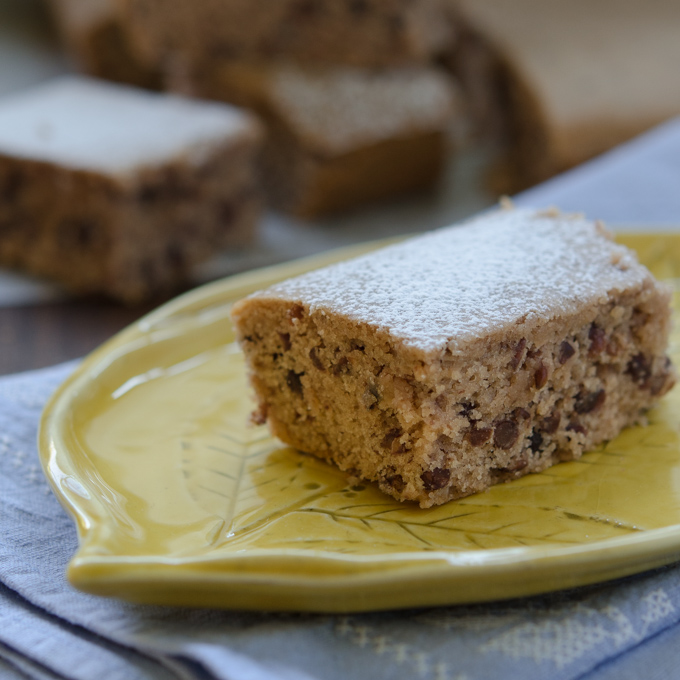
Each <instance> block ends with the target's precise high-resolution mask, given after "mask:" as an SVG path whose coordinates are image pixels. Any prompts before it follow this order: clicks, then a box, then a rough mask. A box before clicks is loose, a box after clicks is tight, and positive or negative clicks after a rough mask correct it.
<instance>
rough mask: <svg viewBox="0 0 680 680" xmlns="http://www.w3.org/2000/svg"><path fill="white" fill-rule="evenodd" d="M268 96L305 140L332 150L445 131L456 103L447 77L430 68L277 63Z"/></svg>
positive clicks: (338, 150)
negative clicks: (311, 68)
mask: <svg viewBox="0 0 680 680" xmlns="http://www.w3.org/2000/svg"><path fill="white" fill-rule="evenodd" d="M272 96H273V99H274V101H275V102H276V104H277V105H278V108H279V110H280V112H281V114H282V115H284V116H285V117H286V118H287V119H288V121H289V123H290V124H291V125H292V126H293V127H294V128H296V129H298V130H299V131H300V132H301V133H303V134H304V135H305V136H306V138H307V139H308V141H310V142H312V143H313V144H314V146H316V147H317V148H319V149H320V150H322V151H326V152H335V153H340V152H343V151H347V150H349V149H352V148H353V147H356V146H360V145H364V144H367V143H372V142H376V141H381V140H384V139H389V138H390V137H394V136H399V135H407V134H412V133H414V132H415V133H418V132H429V131H432V130H434V131H438V130H445V129H446V127H447V125H448V122H449V120H450V119H451V117H452V115H453V112H454V105H455V89H454V86H453V84H452V82H451V80H450V79H449V78H447V77H446V76H445V75H444V74H442V73H440V72H439V71H437V70H435V69H432V68H402V69H393V70H388V71H371V70H369V69H352V68H337V69H332V70H325V71H321V72H316V71H304V70H302V69H296V68H293V67H282V68H279V69H277V70H276V71H275V72H274V74H273V75H272Z"/></svg>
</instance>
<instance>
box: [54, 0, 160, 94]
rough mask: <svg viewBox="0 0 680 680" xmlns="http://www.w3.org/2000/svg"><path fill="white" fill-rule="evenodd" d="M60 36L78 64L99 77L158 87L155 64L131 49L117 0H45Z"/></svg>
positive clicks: (81, 68) (140, 85)
mask: <svg viewBox="0 0 680 680" xmlns="http://www.w3.org/2000/svg"><path fill="white" fill-rule="evenodd" d="M47 4H48V5H49V8H50V10H51V13H52V16H53V17H54V21H55V24H56V26H57V29H58V32H59V36H60V38H61V40H62V42H63V43H64V46H65V47H66V50H67V51H68V52H69V54H70V55H71V57H72V58H73V59H74V61H75V62H76V65H77V66H78V68H79V69H80V70H82V71H84V72H85V73H88V74H90V75H92V76H96V77H98V78H106V79H107V80H113V81H116V82H121V83H128V84H130V85H138V86H139V87H147V88H152V89H158V88H160V86H161V78H160V74H159V72H158V69H156V67H155V66H152V65H151V66H150V65H148V64H145V63H143V62H142V61H141V60H140V59H139V58H138V57H137V56H136V55H135V54H134V52H133V51H132V49H131V47H130V42H129V39H128V37H127V35H126V33H125V31H124V30H123V27H122V24H121V22H120V19H119V13H118V9H117V6H116V0H47Z"/></svg>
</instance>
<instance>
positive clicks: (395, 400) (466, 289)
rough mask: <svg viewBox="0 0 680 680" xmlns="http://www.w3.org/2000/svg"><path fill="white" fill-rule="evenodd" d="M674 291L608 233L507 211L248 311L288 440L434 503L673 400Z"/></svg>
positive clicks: (583, 446)
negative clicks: (668, 349)
mask: <svg viewBox="0 0 680 680" xmlns="http://www.w3.org/2000/svg"><path fill="white" fill-rule="evenodd" d="M669 302H670V292H669V290H668V289H667V288H666V287H665V286H664V285H662V284H660V283H659V282H657V281H656V280H655V279H654V278H653V277H652V275H651V274H650V273H649V271H648V270H647V269H646V268H645V267H643V266H642V265H640V264H639V263H638V261H637V258H636V256H635V254H634V253H633V252H632V251H630V250H628V249H627V248H625V247H623V246H621V245H618V244H616V243H615V242H614V241H613V240H612V238H611V236H610V235H609V234H608V232H607V231H606V230H605V228H604V227H603V226H602V225H601V224H600V223H593V222H590V221H587V220H585V219H583V218H581V217H579V216H573V215H562V214H559V213H558V212H556V211H544V212H537V211H530V210H515V209H505V210H499V211H497V212H494V213H491V214H488V215H486V216H483V217H481V218H478V219H476V220H474V221H471V222H469V223H467V224H464V225H462V226H454V227H449V228H446V229H442V230H439V231H435V232H432V233H429V234H427V235H424V236H420V237H417V238H414V239H411V240H408V241H406V242H403V243H401V244H398V245H394V246H391V247H388V248H385V249H382V250H379V251H376V252H373V253H371V254H369V255H365V256H363V257H359V258H357V259H354V260H351V261H347V262H342V263H340V264H336V265H333V266H330V267H327V268H325V269H320V270H317V271H313V272H311V273H308V274H305V275H303V276H300V277H298V278H294V279H291V280H288V281H284V282H283V283H279V284H277V285H274V286H272V287H271V288H269V289H267V290H264V291H260V292H258V293H255V294H253V295H251V296H250V297H248V298H246V299H245V300H242V301H240V302H239V303H237V304H236V305H235V307H234V309H233V320H234V322H235V325H236V329H237V335H238V339H239V341H240V343H241V345H242V347H243V350H244V352H245V356H246V360H247V363H248V367H249V370H250V376H251V382H252V385H253V386H254V389H255V393H256V396H257V400H258V403H259V408H258V411H257V412H256V417H257V418H259V420H260V421H261V422H264V421H265V420H266V422H267V423H268V424H269V427H270V428H271V431H272V432H273V434H275V435H276V436H277V437H279V438H280V439H281V440H282V441H284V442H286V443H287V444H290V445H292V446H294V447H296V448H298V449H300V450H302V451H305V452H308V453H311V454H314V455H316V456H319V457H321V458H324V459H326V460H327V461H329V462H331V463H333V464H335V465H337V466H338V467H339V468H340V469H342V470H346V471H348V472H349V473H350V474H352V475H354V476H357V477H360V478H363V479H366V480H371V481H373V482H376V483H377V484H378V486H379V487H380V488H381V489H382V490H383V491H384V492H386V493H388V494H390V495H391V496H394V498H397V499H399V500H408V501H416V502H418V503H419V504H420V505H421V507H430V506H432V505H437V504H441V503H444V502H446V501H448V500H451V499H455V498H460V497H463V496H467V495H469V494H473V493H476V492H480V491H483V490H485V489H487V488H489V487H490V486H491V485H493V484H497V483H499V482H504V481H508V480H512V479H516V478H518V477H521V476H523V475H526V474H528V473H530V472H539V471H541V470H545V469H546V468H547V467H549V466H551V465H553V464H555V463H558V462H560V461H566V460H572V459H575V458H579V457H580V456H581V455H582V454H583V452H584V451H586V450H588V449H589V448H592V447H593V446H595V445H596V444H599V443H601V442H603V441H605V440H609V439H611V438H613V437H615V436H616V435H617V434H618V433H619V432H620V431H621V429H622V428H624V427H626V426H628V425H631V424H633V423H636V422H639V421H640V420H641V419H642V417H643V415H644V412H645V411H646V410H647V409H649V408H650V407H651V406H652V405H653V404H654V403H655V402H656V401H657V400H658V399H659V398H660V397H661V396H662V395H664V394H665V393H666V392H668V390H669V389H670V388H671V387H672V386H673V384H674V381H675V371H674V369H673V367H672V365H671V363H670V360H669V359H668V358H667V356H666V353H665V349H666V345H667V341H668V334H669V328H670V304H669Z"/></svg>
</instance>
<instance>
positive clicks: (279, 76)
mask: <svg viewBox="0 0 680 680" xmlns="http://www.w3.org/2000/svg"><path fill="white" fill-rule="evenodd" d="M192 70H193V73H191V71H192ZM184 77H185V80H184V82H178V83H177V85H178V87H179V88H180V89H183V90H184V91H187V92H189V93H192V94H197V95H198V96H201V97H206V98H209V99H218V100H222V101H227V102H230V103H233V104H236V105H238V106H245V107H248V108H252V109H254V110H256V111H257V112H258V113H259V114H260V115H261V116H262V118H263V120H264V121H265V123H266V124H267V127H268V135H267V139H266V143H265V148H264V154H263V160H264V163H263V165H264V170H265V184H266V189H267V193H268V198H269V200H270V201H271V203H272V204H273V205H274V206H276V207H277V208H279V209H281V210H284V211H286V212H290V213H293V214H296V215H298V216H301V217H316V216H319V215H323V214H329V213H333V212H337V211H341V210H345V209H348V208H351V207H354V206H357V205H360V204H363V203H367V202H371V201H377V200H380V199H385V198H388V197H391V196H400V195H403V194H405V193H407V192H414V191H418V190H424V189H428V188H430V187H432V185H433V184H434V183H435V182H436V181H437V180H438V179H439V177H440V175H441V171H442V169H443V166H444V162H445V158H446V153H447V131H448V129H449V127H450V126H451V123H452V121H453V120H454V117H455V116H456V113H457V108H458V106H457V101H458V100H457V96H456V95H457V91H456V89H455V85H454V83H453V82H452V80H451V78H449V77H447V75H446V74H445V73H442V72H441V71H439V70H437V69H435V68H430V67H423V68H393V69H385V70H380V71H375V70H369V69H360V68H326V69H302V68H299V67H294V66H290V65H287V66H284V65H278V66H277V65H265V64H261V63H260V64H254V63H247V62H237V61H229V60H213V61H211V62H206V63H205V64H203V65H201V66H200V67H199V66H197V65H195V66H194V68H193V69H190V74H189V75H188V76H187V75H186V74H185V76H184Z"/></svg>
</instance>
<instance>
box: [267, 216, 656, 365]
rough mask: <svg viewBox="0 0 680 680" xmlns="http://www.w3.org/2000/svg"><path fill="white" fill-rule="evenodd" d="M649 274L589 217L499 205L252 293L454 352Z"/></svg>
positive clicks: (570, 308) (633, 283)
mask: <svg viewBox="0 0 680 680" xmlns="http://www.w3.org/2000/svg"><path fill="white" fill-rule="evenodd" d="M649 276H650V274H649V272H648V271H647V270H646V269H645V268H644V267H643V266H642V265H640V264H639V263H638V261H637V257H636V256H635V254H634V253H633V252H632V251H630V250H628V249H627V248H625V247H624V246H621V245H618V244H616V243H614V242H613V241H612V240H611V238H610V237H609V235H608V234H607V232H606V231H605V230H604V228H603V227H602V226H601V225H599V224H598V223H593V222H590V221H587V220H585V219H583V218H581V217H579V216H573V215H571V216H570V215H561V214H559V213H557V211H543V212H538V211H535V210H519V209H502V210H498V211H496V212H493V213H490V214H487V215H484V216H482V217H480V218H477V219H475V220H473V221H471V222H468V223H466V224H463V225H460V226H453V227H447V228H445V229H440V230H437V231H434V232H430V233H429V234H426V235H424V236H419V237H417V238H413V239H409V240H408V241H405V242H403V243H399V244H397V245H394V246H390V247H387V248H384V249H382V250H379V251H376V252H373V253H370V254H368V255H364V256H362V257H359V258H356V259H353V260H349V261H346V262H341V263H339V264H335V265H332V266H330V267H326V268H324V269H319V270H316V271H313V272H310V273H308V274H305V275H303V276H300V277H297V278H294V279H290V280H288V281H284V282H282V283H279V284H276V285H274V286H272V287H271V288H269V289H267V290H265V291H261V292H259V293H255V296H264V297H269V298H271V297H274V298H278V299H286V300H291V301H297V302H301V303H303V304H305V305H307V306H309V308H310V311H311V312H312V313H313V312H316V311H320V312H330V313H333V314H341V315H344V316H346V317H349V318H350V319H352V320H354V321H356V322H358V323H367V324H369V325H370V326H372V327H377V328H380V329H382V330H384V331H387V332H389V333H390V334H391V335H392V336H393V337H396V338H398V339H400V340H402V341H403V342H404V344H405V345H407V346H411V347H415V348H418V349H421V350H424V351H426V352H429V351H434V350H441V349H444V347H448V348H449V349H450V350H452V351H453V352H454V353H456V352H457V351H464V349H465V346H466V345H467V344H468V343H469V342H471V341H473V340H475V339H476V338H479V337H481V336H484V335H487V334H489V333H492V332H495V331H502V330H506V329H512V328H515V330H517V326H518V325H522V326H523V325H525V324H526V325H529V326H535V325H536V324H537V323H539V322H541V321H542V320H549V319H552V318H556V317H558V316H561V315H563V314H570V313H577V312H578V311H579V310H581V309H582V308H583V307H584V306H585V305H588V304H594V303H597V302H599V301H604V300H606V298H607V295H608V293H615V292H616V291H622V290H627V289H630V288H632V287H635V286H637V285H639V284H641V283H642V282H643V281H644V280H645V279H647V278H648V277H649Z"/></svg>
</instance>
